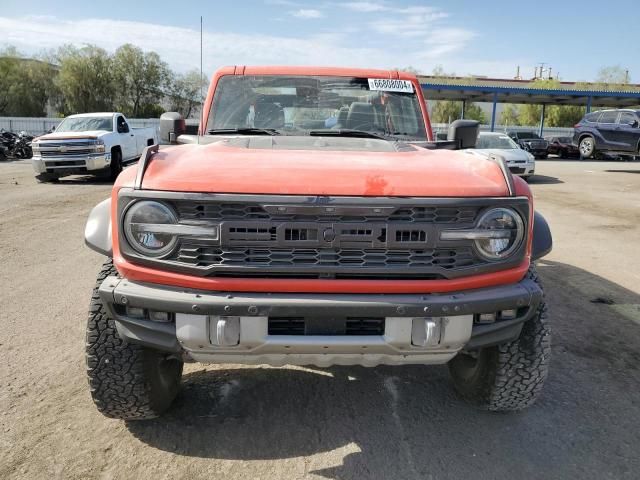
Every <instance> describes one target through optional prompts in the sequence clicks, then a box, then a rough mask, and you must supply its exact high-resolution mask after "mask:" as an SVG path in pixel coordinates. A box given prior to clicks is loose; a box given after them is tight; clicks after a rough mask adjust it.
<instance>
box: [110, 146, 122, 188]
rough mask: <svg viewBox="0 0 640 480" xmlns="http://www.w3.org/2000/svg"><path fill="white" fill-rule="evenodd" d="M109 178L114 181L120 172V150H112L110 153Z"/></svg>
mask: <svg viewBox="0 0 640 480" xmlns="http://www.w3.org/2000/svg"><path fill="white" fill-rule="evenodd" d="M110 171H111V173H110V177H111V180H113V181H115V180H116V178H118V175H120V172H122V152H121V151H120V150H114V151H113V152H112V153H111V167H110Z"/></svg>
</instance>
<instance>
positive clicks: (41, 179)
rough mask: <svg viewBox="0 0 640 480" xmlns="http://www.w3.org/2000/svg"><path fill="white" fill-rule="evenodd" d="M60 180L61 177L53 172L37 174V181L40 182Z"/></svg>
mask: <svg viewBox="0 0 640 480" xmlns="http://www.w3.org/2000/svg"><path fill="white" fill-rule="evenodd" d="M59 180H60V178H59V177H57V176H56V175H54V174H52V173H41V174H39V175H36V181H37V182H38V183H57V182H58V181H59Z"/></svg>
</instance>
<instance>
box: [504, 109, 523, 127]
mask: <svg viewBox="0 0 640 480" xmlns="http://www.w3.org/2000/svg"><path fill="white" fill-rule="evenodd" d="M519 117H520V110H519V108H518V107H517V106H515V105H513V104H507V105H505V106H504V108H503V109H502V112H501V113H500V125H511V126H514V125H520V118H519Z"/></svg>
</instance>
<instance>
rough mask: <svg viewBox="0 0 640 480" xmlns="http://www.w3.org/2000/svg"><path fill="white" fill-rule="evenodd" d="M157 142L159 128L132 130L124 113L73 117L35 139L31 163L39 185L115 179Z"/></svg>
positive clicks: (88, 114) (32, 144)
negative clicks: (73, 178) (85, 177)
mask: <svg viewBox="0 0 640 480" xmlns="http://www.w3.org/2000/svg"><path fill="white" fill-rule="evenodd" d="M156 143H158V134H157V131H156V128H131V127H129V122H128V121H127V119H126V118H125V116H124V115H123V114H121V113H117V112H107V113H84V114H80V115H71V116H69V117H67V118H65V119H64V120H63V121H62V122H61V123H60V125H58V127H57V128H56V129H55V131H54V132H53V133H48V134H46V135H42V136H40V137H38V138H36V139H35V140H33V142H32V143H31V147H32V150H33V157H32V163H33V168H34V170H35V172H36V179H37V180H38V181H39V182H52V181H56V180H58V179H59V178H60V177H64V176H67V175H76V174H86V173H90V174H94V175H98V176H103V177H109V178H113V179H115V178H116V177H117V176H118V174H119V173H120V171H122V166H123V165H124V164H125V163H126V162H130V161H132V160H137V159H138V158H139V157H140V154H141V153H142V151H143V150H144V148H145V147H147V146H149V145H154V144H156Z"/></svg>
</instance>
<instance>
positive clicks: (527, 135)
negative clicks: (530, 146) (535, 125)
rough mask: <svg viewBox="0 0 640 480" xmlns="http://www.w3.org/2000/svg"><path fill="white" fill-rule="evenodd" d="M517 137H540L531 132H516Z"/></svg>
mask: <svg viewBox="0 0 640 480" xmlns="http://www.w3.org/2000/svg"><path fill="white" fill-rule="evenodd" d="M517 135H518V138H540V137H539V136H538V135H537V134H535V133H533V132H518V133H517Z"/></svg>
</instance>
